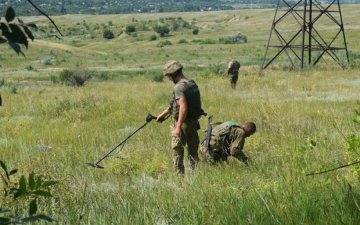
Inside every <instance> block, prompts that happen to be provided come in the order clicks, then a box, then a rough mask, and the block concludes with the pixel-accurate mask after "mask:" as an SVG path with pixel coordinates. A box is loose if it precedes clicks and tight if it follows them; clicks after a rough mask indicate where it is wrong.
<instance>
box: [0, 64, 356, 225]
mask: <svg viewBox="0 0 360 225" xmlns="http://www.w3.org/2000/svg"><path fill="white" fill-rule="evenodd" d="M184 72H185V74H186V76H188V77H190V78H194V79H195V80H196V81H197V83H198V84H199V86H200V89H201V94H202V98H203V107H204V109H205V110H206V111H207V113H208V114H213V115H214V120H215V121H223V120H227V119H231V120H235V121H239V122H244V121H246V120H253V121H254V122H255V123H256V124H257V126H258V132H257V133H256V134H255V135H254V136H252V137H250V138H249V139H248V140H247V142H246V144H245V152H246V154H248V155H249V157H250V158H251V159H252V165H251V166H250V167H246V166H244V165H243V164H242V163H240V162H237V161H235V160H232V159H231V160H230V161H229V162H228V163H225V164H223V165H219V166H211V165H207V164H206V163H204V162H201V163H200V164H199V166H198V168H197V169H196V170H194V171H190V170H189V166H188V165H187V166H186V169H187V172H186V176H185V178H184V179H178V178H177V177H176V175H175V173H174V169H173V166H172V161H171V155H172V153H171V151H170V134H169V131H170V128H169V126H170V125H171V120H168V121H166V122H164V123H163V124H157V123H155V122H151V123H149V124H148V125H147V126H146V127H145V128H144V129H143V130H141V131H140V132H139V133H138V134H136V135H134V136H133V137H132V138H131V139H130V140H129V141H128V142H127V143H126V144H125V146H124V148H122V149H119V151H115V152H116V154H113V155H112V156H111V157H109V158H107V159H105V160H104V161H103V162H102V164H103V165H104V166H105V169H103V170H102V169H94V168H91V167H87V166H86V165H85V162H95V161H97V160H98V159H99V158H100V157H102V156H103V155H105V154H106V153H107V152H108V151H109V150H111V149H112V148H113V147H114V146H116V145H117V144H118V143H119V142H120V141H121V140H123V139H125V138H126V137H127V136H128V135H129V134H130V133H131V132H133V131H134V130H135V129H136V128H138V127H139V126H140V125H142V124H143V123H144V122H145V117H146V115H147V113H152V114H154V115H156V114H157V113H159V112H160V111H162V110H163V108H164V107H166V105H167V104H168V102H169V99H170V97H171V91H172V84H171V83H170V82H168V81H166V82H154V81H152V80H151V79H149V78H148V77H147V75H142V76H129V77H125V78H124V77H123V78H117V77H114V78H113V79H112V80H108V81H97V80H90V81H89V83H88V84H86V85H85V86H84V87H80V88H73V87H67V86H62V85H59V84H52V83H51V82H50V81H48V82H47V83H43V84H42V85H41V84H38V81H32V84H33V85H26V86H22V85H19V87H20V88H19V89H18V92H17V93H16V94H12V93H11V92H10V91H6V90H4V89H2V95H3V101H4V105H3V107H2V108H1V111H0V122H1V129H0V136H1V139H0V146H1V149H2V151H1V152H0V158H1V159H3V160H5V161H6V162H7V163H8V164H10V165H12V167H18V168H19V171H23V172H24V173H26V172H27V171H34V172H36V173H37V174H44V175H45V176H48V177H49V178H52V179H55V180H59V181H60V185H59V186H58V187H57V192H56V193H55V197H54V199H53V200H52V201H50V202H46V203H45V205H46V207H44V208H42V209H41V210H42V211H44V212H45V213H47V214H49V215H51V216H52V217H53V218H55V219H56V220H57V222H56V224H356V223H357V221H359V219H360V218H359V217H360V214H359V208H358V205H357V204H358V202H359V200H360V199H359V180H358V179H359V178H358V174H357V171H356V170H353V168H348V169H343V170H338V171H335V172H333V173H328V174H324V175H320V176H314V177H307V176H305V174H306V173H308V172H313V171H319V170H322V169H327V168H329V167H332V166H337V165H340V164H343V163H346V162H348V161H351V160H354V158H352V157H350V155H349V154H348V153H347V151H346V149H347V142H346V140H345V139H344V138H343V135H345V136H348V135H349V134H352V133H356V132H358V127H356V126H355V124H354V123H353V121H352V119H353V117H354V116H355V111H354V110H355V109H356V108H357V103H356V102H357V100H358V97H359V94H360V93H359V90H360V89H359V84H360V83H359V82H358V78H357V71H356V70H348V71H342V70H337V71H335V72H336V73H335V74H336V75H334V71H322V72H320V71H316V70H312V71H304V72H291V73H288V72H283V71H271V70H270V71H265V72H264V74H263V75H262V76H259V75H258V73H257V71H256V70H253V69H251V68H248V74H247V75H246V76H240V79H239V83H238V87H237V90H235V91H233V90H231V89H230V85H229V83H228V82H229V81H228V80H227V79H226V78H224V77H219V76H215V74H214V75H210V76H209V75H201V74H206V73H205V70H204V71H200V70H199V71H192V70H187V69H186V68H185V71H184ZM197 74H199V75H197ZM120 77H122V76H120ZM24 82H25V81H24ZM26 82H29V81H26ZM20 83H21V82H20ZM35 84H37V85H35ZM200 122H201V127H202V128H201V130H199V134H200V136H203V135H204V129H205V128H206V119H205V118H202V119H201V120H200ZM340 131H341V132H340ZM355 168H356V167H355ZM39 210H40V209H39Z"/></svg>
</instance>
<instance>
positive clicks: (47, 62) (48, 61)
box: [40, 58, 53, 66]
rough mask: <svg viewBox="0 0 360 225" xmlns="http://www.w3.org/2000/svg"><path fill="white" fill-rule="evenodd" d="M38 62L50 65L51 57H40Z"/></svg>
mask: <svg viewBox="0 0 360 225" xmlns="http://www.w3.org/2000/svg"><path fill="white" fill-rule="evenodd" d="M40 62H41V64H43V65H45V66H51V65H52V64H53V63H52V61H51V58H45V59H42V60H41V61H40Z"/></svg>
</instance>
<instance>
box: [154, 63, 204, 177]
mask: <svg viewBox="0 0 360 225" xmlns="http://www.w3.org/2000/svg"><path fill="white" fill-rule="evenodd" d="M182 69H183V66H182V65H181V64H180V63H179V62H177V61H175V60H171V61H169V62H167V63H166V64H165V66H164V68H163V74H164V76H166V77H167V78H169V79H170V80H171V81H172V82H173V83H174V84H175V86H174V91H173V100H172V101H171V103H170V106H169V107H168V108H166V109H165V110H164V111H163V112H162V113H160V114H159V115H158V116H157V121H158V122H160V123H161V122H162V121H163V120H164V119H165V118H166V117H167V116H168V115H170V114H171V113H172V115H173V117H174V126H173V129H172V143H171V148H172V150H173V160H174V165H175V169H176V171H177V172H178V173H179V174H181V175H184V174H185V167H184V147H185V145H187V149H188V153H189V154H188V157H189V161H190V166H191V167H192V168H195V165H196V164H197V162H198V161H199V156H198V147H199V135H198V133H197V130H198V127H199V121H198V119H199V118H200V116H201V115H202V114H203V111H202V109H201V99H200V91H199V88H198V86H197V85H196V83H195V82H194V81H193V80H189V79H187V78H186V77H185V76H184V74H183V72H182Z"/></svg>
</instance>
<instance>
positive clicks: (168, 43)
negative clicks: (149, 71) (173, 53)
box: [156, 40, 172, 48]
mask: <svg viewBox="0 0 360 225" xmlns="http://www.w3.org/2000/svg"><path fill="white" fill-rule="evenodd" d="M166 45H172V43H171V41H169V40H166V41H160V42H159V43H158V44H157V45H156V47H160V48H161V47H164V46H166Z"/></svg>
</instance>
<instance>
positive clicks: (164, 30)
mask: <svg viewBox="0 0 360 225" xmlns="http://www.w3.org/2000/svg"><path fill="white" fill-rule="evenodd" d="M153 29H154V31H155V32H156V33H158V34H160V37H165V36H166V35H168V34H169V32H170V29H169V27H168V26H166V25H165V24H157V25H155V26H154V27H153Z"/></svg>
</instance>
